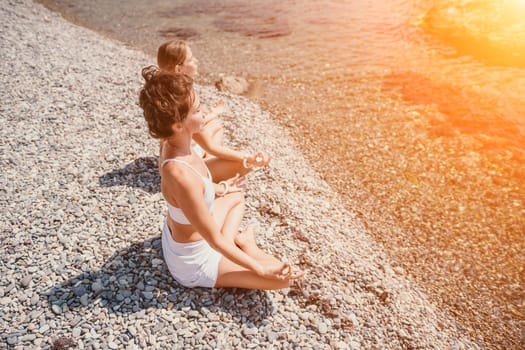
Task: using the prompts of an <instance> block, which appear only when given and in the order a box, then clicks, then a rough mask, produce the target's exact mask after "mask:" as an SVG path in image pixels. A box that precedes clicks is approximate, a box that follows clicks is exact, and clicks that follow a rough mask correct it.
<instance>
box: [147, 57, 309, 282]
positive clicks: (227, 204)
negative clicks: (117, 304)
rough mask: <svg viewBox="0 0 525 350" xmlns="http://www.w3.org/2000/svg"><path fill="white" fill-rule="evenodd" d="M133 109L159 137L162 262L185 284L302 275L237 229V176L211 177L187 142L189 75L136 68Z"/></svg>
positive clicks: (195, 114) (191, 106)
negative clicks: (138, 82)
mask: <svg viewBox="0 0 525 350" xmlns="http://www.w3.org/2000/svg"><path fill="white" fill-rule="evenodd" d="M142 75H143V77H144V79H145V84H144V87H143V88H142V90H141V92H140V98H139V100H140V106H141V107H142V109H143V110H144V117H145V119H146V122H147V124H148V129H149V133H150V135H151V136H153V137H155V138H162V139H165V140H166V142H165V144H164V147H163V149H162V154H161V155H160V164H161V165H160V173H161V190H162V194H163V195H164V198H165V199H166V201H167V204H168V213H167V218H166V222H165V224H164V228H163V232H162V249H163V253H164V259H165V261H166V264H167V265H168V268H169V270H170V272H171V274H172V275H173V277H174V278H175V279H176V280H177V281H178V282H179V283H180V284H182V285H183V286H186V287H197V286H200V287H217V288H219V287H240V288H253V289H278V288H285V287H287V286H289V284H290V281H291V280H293V279H294V278H298V277H301V276H302V275H303V273H302V272H301V271H298V270H295V269H293V268H292V267H291V265H290V264H289V263H283V262H281V261H279V260H278V259H277V258H275V257H273V256H270V255H268V254H266V253H264V252H263V251H262V250H261V249H260V248H259V247H258V246H257V245H256V243H255V238H254V233H253V228H252V227H250V228H248V229H246V230H245V231H244V232H242V233H238V231H239V227H240V224H241V221H242V217H243V212H244V199H243V194H242V192H241V190H242V189H241V188H240V187H239V186H240V184H239V183H238V179H236V178H233V179H230V180H228V181H227V182H223V185H222V186H219V185H216V184H214V183H213V182H212V179H211V175H210V171H209V170H208V167H207V164H206V162H205V161H204V160H203V159H202V158H201V157H199V156H198V155H197V154H196V153H195V151H194V150H193V148H192V146H191V142H192V136H193V135H194V134H195V133H197V132H199V131H201V128H202V127H203V125H204V119H203V117H202V112H201V111H200V102H199V97H198V96H197V95H196V94H195V93H194V91H193V88H192V79H191V78H190V77H189V76H187V75H184V74H180V73H168V72H163V71H160V70H158V69H157V68H156V67H153V66H150V67H147V68H144V69H143V71H142Z"/></svg>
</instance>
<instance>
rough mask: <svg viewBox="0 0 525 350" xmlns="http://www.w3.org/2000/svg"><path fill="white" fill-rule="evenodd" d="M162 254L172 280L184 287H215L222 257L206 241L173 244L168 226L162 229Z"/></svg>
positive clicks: (165, 225)
mask: <svg viewBox="0 0 525 350" xmlns="http://www.w3.org/2000/svg"><path fill="white" fill-rule="evenodd" d="M162 252H163V253H164V261H166V265H168V269H169V270H170V273H171V275H172V276H173V278H175V279H176V280H177V282H179V283H180V284H182V285H183V286H185V287H190V288H191V287H208V288H213V287H215V283H216V282H217V275H218V273H219V263H220V261H221V258H222V255H221V254H220V253H219V252H217V251H216V250H214V249H213V248H212V247H210V245H209V244H208V242H206V240H204V239H203V240H200V241H196V242H190V243H178V242H175V241H174V240H173V238H172V236H171V231H170V229H169V227H168V224H167V223H166V222H165V223H164V227H163V228H162Z"/></svg>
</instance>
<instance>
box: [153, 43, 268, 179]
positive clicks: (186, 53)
mask: <svg viewBox="0 0 525 350" xmlns="http://www.w3.org/2000/svg"><path fill="white" fill-rule="evenodd" d="M157 64H158V66H159V68H160V69H162V70H165V71H167V72H171V73H184V74H187V75H189V76H190V77H191V78H195V77H196V76H197V75H198V74H199V73H198V66H197V59H196V58H195V57H194V56H193V53H192V52H191V49H190V47H189V46H188V44H187V43H186V42H184V41H180V40H171V41H168V42H165V43H164V44H162V45H160V46H159V48H158V50H157ZM222 112H224V101H222V100H221V101H218V102H215V103H214V104H212V108H211V110H209V111H208V112H207V113H203V117H204V118H205V122H204V127H203V128H202V130H201V131H199V132H197V133H195V134H194V135H193V140H194V141H195V142H196V143H197V145H195V147H194V148H195V151H196V152H197V153H198V154H200V155H201V156H202V157H203V158H207V156H208V155H211V156H214V157H216V158H215V160H214V161H213V162H211V163H210V171H211V173H212V175H213V178H214V179H215V180H216V181H222V180H226V179H229V178H231V177H233V176H234V175H235V174H239V176H242V175H245V174H247V173H248V172H250V171H251V170H252V169H253V168H254V167H256V166H257V167H261V166H265V165H268V163H269V162H270V158H269V157H268V156H265V155H264V154H263V153H261V152H256V153H254V154H252V155H247V154H245V153H244V152H239V151H236V150H232V149H231V148H228V147H226V146H224V145H223V144H222V136H223V129H222V125H221V122H220V120H219V118H218V116H219V114H221V113H222ZM160 148H161V152H162V141H161V147H160ZM205 155H206V157H205Z"/></svg>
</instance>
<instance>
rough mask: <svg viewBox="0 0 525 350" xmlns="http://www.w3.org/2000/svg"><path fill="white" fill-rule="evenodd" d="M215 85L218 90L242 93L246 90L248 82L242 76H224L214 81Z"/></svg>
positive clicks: (248, 85)
mask: <svg viewBox="0 0 525 350" xmlns="http://www.w3.org/2000/svg"><path fill="white" fill-rule="evenodd" d="M215 87H216V88H217V90H219V91H226V92H231V93H232V94H237V95H242V94H244V93H246V92H247V91H248V88H249V87H250V84H249V83H248V82H247V81H246V79H244V78H242V77H235V76H225V77H221V78H220V79H219V80H218V81H216V82H215Z"/></svg>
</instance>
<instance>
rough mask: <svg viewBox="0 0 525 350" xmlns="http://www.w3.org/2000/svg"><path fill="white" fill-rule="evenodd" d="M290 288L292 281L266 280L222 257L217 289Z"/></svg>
mask: <svg viewBox="0 0 525 350" xmlns="http://www.w3.org/2000/svg"><path fill="white" fill-rule="evenodd" d="M289 286H290V281H289V280H285V281H281V280H277V279H269V278H264V277H261V276H259V275H257V274H256V273H255V272H253V271H250V270H247V269H245V268H244V267H242V266H239V265H237V264H235V263H234V262H232V261H230V260H228V259H227V258H225V257H222V259H221V262H220V263H219V274H218V277H217V282H216V283H215V288H228V287H230V288H247V289H264V290H273V289H282V288H287V287H289Z"/></svg>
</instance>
